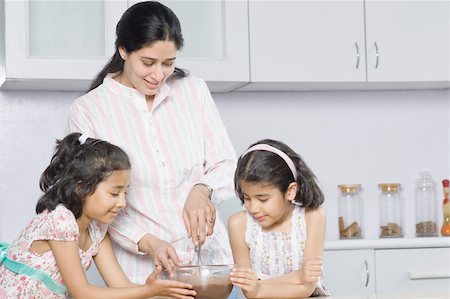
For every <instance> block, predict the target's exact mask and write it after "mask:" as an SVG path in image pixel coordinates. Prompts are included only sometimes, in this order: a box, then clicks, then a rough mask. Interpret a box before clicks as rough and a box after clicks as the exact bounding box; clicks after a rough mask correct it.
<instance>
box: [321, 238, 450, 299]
mask: <svg viewBox="0 0 450 299" xmlns="http://www.w3.org/2000/svg"><path fill="white" fill-rule="evenodd" d="M432 247H450V238H449V237H425V238H386V239H372V240H367V239H356V240H355V239H352V240H332V241H325V250H346V249H383V248H385V249H395V248H397V249H401V248H432ZM449 298H450V296H449V297H447V299H449Z"/></svg>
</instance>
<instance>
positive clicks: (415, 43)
mask: <svg viewBox="0 0 450 299" xmlns="http://www.w3.org/2000/svg"><path fill="white" fill-rule="evenodd" d="M365 6H366V10H365V12H366V42H367V81H369V82H395V81H397V82H405V81H409V82H427V81H435V82H439V81H449V80H450V72H449V70H450V59H449V58H450V49H449V41H450V18H449V14H450V8H449V1H379V0H366V1H365Z"/></svg>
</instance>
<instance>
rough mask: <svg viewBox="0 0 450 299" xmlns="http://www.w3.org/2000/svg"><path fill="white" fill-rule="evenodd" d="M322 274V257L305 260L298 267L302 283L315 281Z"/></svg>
mask: <svg viewBox="0 0 450 299" xmlns="http://www.w3.org/2000/svg"><path fill="white" fill-rule="evenodd" d="M321 275H322V257H320V256H319V257H315V258H312V259H308V260H305V261H304V262H303V265H302V267H301V268H300V276H301V278H300V279H301V281H302V283H305V284H306V283H315V282H317V280H319V278H320V276H321Z"/></svg>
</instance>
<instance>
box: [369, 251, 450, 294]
mask: <svg viewBox="0 0 450 299" xmlns="http://www.w3.org/2000/svg"><path fill="white" fill-rule="evenodd" d="M375 261H376V264H375V268H376V271H377V275H376V286H377V287H376V292H377V294H381V295H385V294H389V295H392V294H408V295H417V294H427V295H443V294H445V295H448V296H449V297H450V248H420V249H390V250H376V251H375Z"/></svg>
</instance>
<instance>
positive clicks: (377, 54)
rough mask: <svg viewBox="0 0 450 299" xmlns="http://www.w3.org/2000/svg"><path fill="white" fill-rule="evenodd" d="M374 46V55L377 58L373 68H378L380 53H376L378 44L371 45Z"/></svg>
mask: <svg viewBox="0 0 450 299" xmlns="http://www.w3.org/2000/svg"><path fill="white" fill-rule="evenodd" d="M373 44H374V46H375V55H376V57H377V60H376V61H375V68H376V69H377V68H378V64H379V63H380V51H378V44H377V42H374V43H373Z"/></svg>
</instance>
